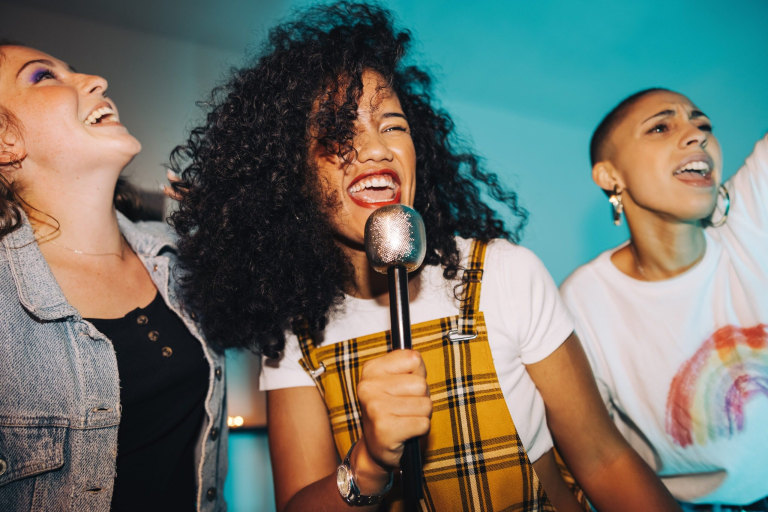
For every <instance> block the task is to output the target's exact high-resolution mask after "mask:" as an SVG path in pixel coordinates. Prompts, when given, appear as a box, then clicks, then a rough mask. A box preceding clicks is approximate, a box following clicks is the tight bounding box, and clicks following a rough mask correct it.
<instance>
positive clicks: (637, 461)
mask: <svg viewBox="0 0 768 512" xmlns="http://www.w3.org/2000/svg"><path fill="white" fill-rule="evenodd" d="M578 481H579V484H581V486H582V488H583V489H584V491H585V492H586V493H587V496H588V497H589V499H590V501H591V502H592V504H593V505H594V506H595V509H597V510H598V511H599V512H647V511H649V510H653V511H655V512H667V511H669V512H672V511H675V512H680V506H679V505H678V504H677V502H676V501H675V499H674V498H673V497H672V495H671V494H670V493H669V491H668V490H667V488H666V487H664V484H662V483H661V480H659V479H658V477H657V476H656V475H655V473H654V472H653V471H652V470H651V468H650V467H648V465H647V464H646V463H645V462H644V461H643V460H642V459H641V458H640V456H639V455H638V454H637V453H636V452H635V451H634V450H632V449H631V448H629V447H627V449H626V450H624V451H623V452H622V453H621V454H620V455H619V456H618V457H616V458H615V459H614V460H613V461H612V462H611V463H609V464H607V465H604V466H602V467H600V468H598V469H595V470H594V471H591V472H590V474H588V475H584V477H582V478H579V479H578Z"/></svg>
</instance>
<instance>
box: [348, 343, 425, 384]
mask: <svg viewBox="0 0 768 512" xmlns="http://www.w3.org/2000/svg"><path fill="white" fill-rule="evenodd" d="M404 373H412V374H415V375H419V376H421V377H424V378H426V376H427V368H426V366H424V360H423V359H422V358H421V354H419V353H418V352H417V351H415V350H407V349H406V350H393V351H392V352H388V353H387V354H386V355H383V356H381V357H377V358H376V359H373V360H371V361H368V362H367V363H365V365H363V370H362V378H365V377H369V378H373V377H377V376H379V375H386V374H389V375H400V374H404Z"/></svg>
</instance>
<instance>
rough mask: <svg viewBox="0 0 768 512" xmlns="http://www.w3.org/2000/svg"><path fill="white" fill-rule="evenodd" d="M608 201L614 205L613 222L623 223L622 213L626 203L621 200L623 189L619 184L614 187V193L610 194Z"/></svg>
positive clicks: (616, 223)
mask: <svg viewBox="0 0 768 512" xmlns="http://www.w3.org/2000/svg"><path fill="white" fill-rule="evenodd" d="M608 201H610V203H611V205H613V223H614V224H615V225H617V226H618V225H619V224H621V213H622V212H623V211H624V203H622V202H621V191H619V186H618V185H616V186H615V187H613V194H611V195H610V196H608Z"/></svg>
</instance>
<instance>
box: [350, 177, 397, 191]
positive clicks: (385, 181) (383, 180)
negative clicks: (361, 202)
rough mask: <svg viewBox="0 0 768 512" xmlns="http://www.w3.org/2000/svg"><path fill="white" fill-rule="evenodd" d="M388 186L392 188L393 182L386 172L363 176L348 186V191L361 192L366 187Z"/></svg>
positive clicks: (393, 186) (393, 187)
mask: <svg viewBox="0 0 768 512" xmlns="http://www.w3.org/2000/svg"><path fill="white" fill-rule="evenodd" d="M383 187H386V188H389V189H392V190H394V189H395V182H394V180H393V179H392V176H388V175H386V174H384V175H379V176H369V177H367V178H364V179H362V180H360V181H358V182H357V183H355V184H354V185H352V186H351V187H349V191H350V192H361V191H363V190H365V189H367V188H383Z"/></svg>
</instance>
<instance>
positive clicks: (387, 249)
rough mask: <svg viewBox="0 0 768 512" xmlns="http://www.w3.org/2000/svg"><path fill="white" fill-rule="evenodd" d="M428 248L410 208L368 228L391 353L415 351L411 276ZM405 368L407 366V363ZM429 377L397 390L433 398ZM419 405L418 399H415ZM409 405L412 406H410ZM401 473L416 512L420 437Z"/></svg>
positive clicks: (408, 448) (386, 209)
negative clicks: (385, 297) (385, 298)
mask: <svg viewBox="0 0 768 512" xmlns="http://www.w3.org/2000/svg"><path fill="white" fill-rule="evenodd" d="M426 245H427V244H426V234H425V232H424V222H423V221H422V219H421V216H420V215H419V214H418V213H417V212H416V211H415V210H413V209H412V208H409V207H407V206H404V205H399V204H396V205H388V206H383V207H381V208H379V209H377V210H375V211H374V212H373V213H372V214H371V216H370V217H369V218H368V221H367V223H366V225H365V252H366V255H367V256H368V261H369V262H370V263H371V266H372V267H373V268H374V269H375V270H376V271H377V272H381V273H386V274H387V278H388V282H389V312H390V319H391V322H392V329H391V332H392V346H391V347H390V350H399V349H410V348H411V321H410V311H409V300H408V272H412V271H414V270H416V269H417V268H419V266H420V265H421V264H422V262H423V261H424V256H425V254H426ZM387 358H388V359H407V357H403V356H401V355H399V354H398V355H397V356H395V355H394V354H393V355H392V356H391V357H390V356H389V355H388V356H385V357H383V358H381V359H382V360H383V359H387ZM417 358H418V360H419V361H418V362H419V363H420V365H421V368H423V362H421V357H420V356H419V355H418V354H416V355H415V356H410V359H411V360H412V361H411V365H412V364H414V363H416V359H417ZM385 364H386V363H385ZM372 366H374V367H375V366H376V365H375V361H373V362H372ZM405 366H407V361H406V362H405V365H404V367H405ZM369 372H370V369H369ZM364 373H365V372H364ZM425 376H426V370H424V374H423V375H422V376H421V379H415V380H414V379H413V378H410V379H405V378H401V379H402V384H400V385H398V384H393V387H404V386H407V385H408V384H407V383H406V382H407V381H408V382H409V381H413V382H410V385H411V387H413V386H416V387H417V388H418V386H423V388H422V393H426V394H427V396H428V395H429V389H428V387H426V379H425V378H424V377H425ZM414 377H415V375H414ZM369 382H370V381H369ZM364 383H365V375H364V376H363V379H361V382H360V384H361V385H364ZM414 389H416V388H414ZM365 391H366V388H365V386H363V393H362V394H361V393H360V387H358V395H359V396H360V400H361V403H363V402H364V400H363V399H364V395H365ZM411 391H413V390H411ZM414 400H418V399H417V398H414ZM422 402H423V400H422ZM403 405H406V402H404V403H403ZM412 405H414V408H413V410H414V411H419V409H420V407H421V408H423V405H421V406H420V405H418V404H417V402H414V403H413V404H412ZM364 408H365V404H364ZM369 408H370V407H369ZM406 409H407V407H406ZM429 413H430V414H431V402H429ZM422 418H423V416H422ZM410 423H414V425H410ZM410 423H408V424H409V426H414V427H417V424H416V423H415V422H414V421H411V422H410ZM421 426H422V428H421V430H416V431H415V432H414V433H417V432H421V431H423V430H424V428H423V427H424V426H426V427H427V428H426V431H428V430H429V428H428V427H429V425H428V423H427V424H426V425H424V422H423V421H422V425H421ZM423 433H426V432H423ZM400 468H401V469H402V487H403V498H404V499H405V503H406V505H407V506H408V507H409V508H410V509H412V510H414V509H415V507H416V505H417V504H418V502H419V500H421V498H422V497H423V490H422V486H421V481H422V467H421V452H420V450H419V440H418V437H416V436H414V437H413V438H411V439H408V440H407V441H405V444H404V447H403V453H402V457H401V458H400Z"/></svg>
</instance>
